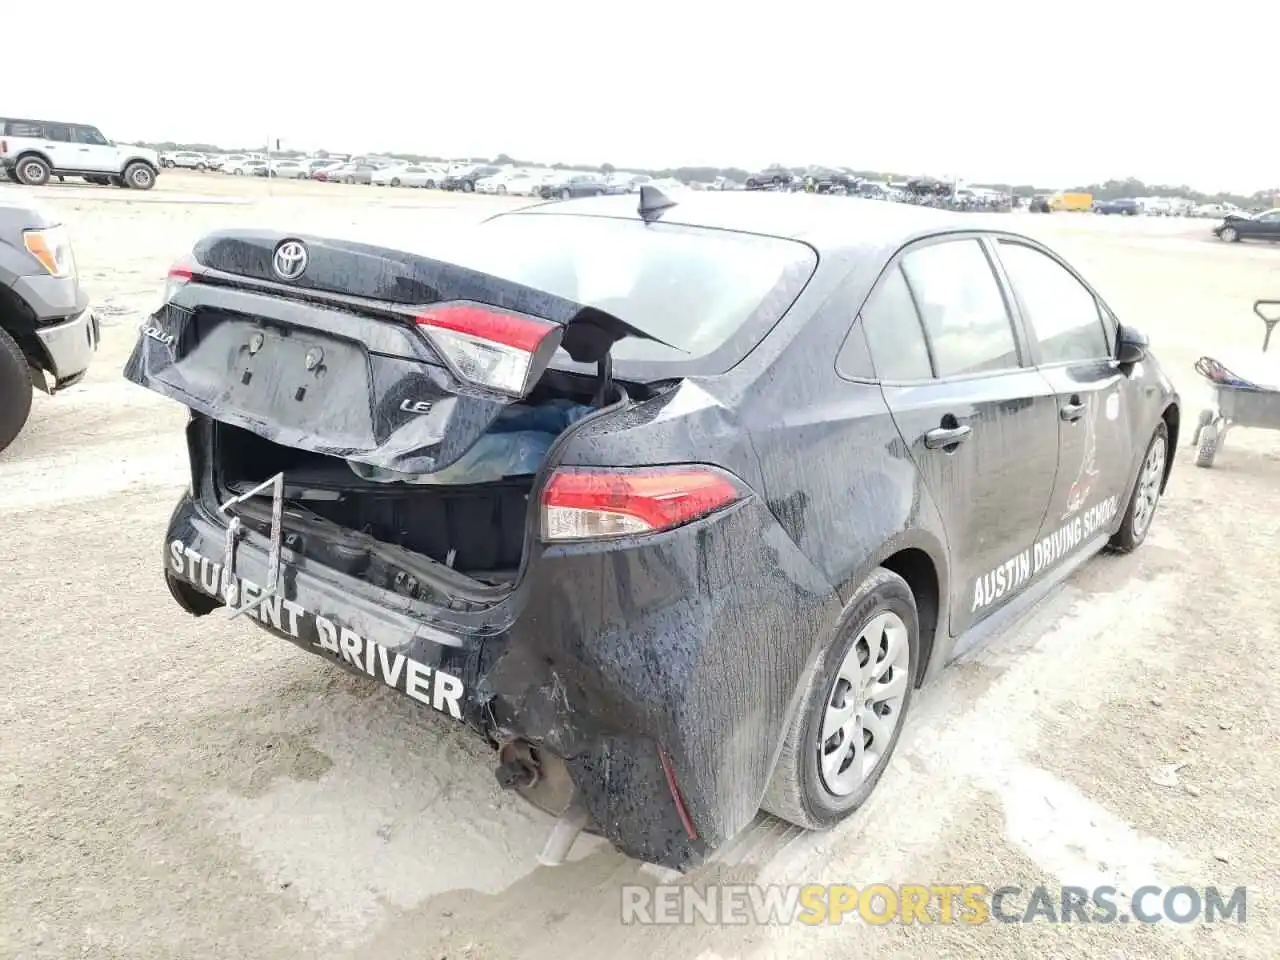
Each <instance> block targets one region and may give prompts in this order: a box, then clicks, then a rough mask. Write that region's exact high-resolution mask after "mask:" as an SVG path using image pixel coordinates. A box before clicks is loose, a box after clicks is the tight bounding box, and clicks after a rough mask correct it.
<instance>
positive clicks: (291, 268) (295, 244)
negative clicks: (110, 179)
mask: <svg viewBox="0 0 1280 960" xmlns="http://www.w3.org/2000/svg"><path fill="white" fill-rule="evenodd" d="M307 259H308V258H307V248H306V245H305V244H304V243H303V242H302V241H301V240H286V241H285V242H284V243H282V244H280V246H278V247H276V253H275V256H274V257H272V258H271V268H272V269H273V270H275V272H276V276H278V277H279V278H280V279H281V280H297V279H298V278H299V277H300V276H302V275H303V274H304V273H305V272H306V270H307Z"/></svg>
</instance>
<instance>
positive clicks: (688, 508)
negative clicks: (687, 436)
mask: <svg viewBox="0 0 1280 960" xmlns="http://www.w3.org/2000/svg"><path fill="white" fill-rule="evenodd" d="M745 494H746V491H745V489H744V488H743V487H742V486H741V485H739V484H738V482H737V481H736V480H734V479H733V477H731V476H730V475H729V474H727V473H725V472H724V471H722V470H718V469H716V468H715V467H708V466H702V465H699V464H687V465H682V466H671V467H640V468H598V467H561V468H560V469H558V470H556V472H555V473H553V474H552V475H551V478H550V479H549V480H548V481H547V484H546V486H545V487H544V488H543V491H542V539H543V540H546V541H548V542H557V541H564V540H598V539H601V538H607V537H626V536H637V535H640V534H646V533H657V532H658V531H661V530H669V529H671V528H672V527H678V526H680V525H681V524H685V523H689V522H690V521H691V520H697V519H698V518H699V517H705V516H706V515H707V514H709V513H713V512H714V511H716V510H721V509H723V508H724V507H727V506H729V505H730V504H731V503H735V502H736V501H738V500H741V499H742V498H743V496H745Z"/></svg>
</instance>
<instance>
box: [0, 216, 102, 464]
mask: <svg viewBox="0 0 1280 960" xmlns="http://www.w3.org/2000/svg"><path fill="white" fill-rule="evenodd" d="M98 340H99V329H98V320H97V317H95V316H94V314H93V311H92V310H91V309H90V308H89V298H88V296H87V295H86V294H85V292H84V289H83V288H82V287H81V286H80V280H79V275H78V273H77V271H76V260H75V255H74V254H73V252H72V250H71V241H70V239H69V237H68V236H67V231H66V228H65V227H63V226H62V225H61V224H60V223H59V221H58V220H57V219H56V218H54V217H53V216H52V215H51V214H49V213H47V212H45V211H42V210H39V209H37V208H34V207H31V206H29V205H26V204H22V203H14V202H11V201H7V200H0V450H4V449H5V447H7V446H9V444H11V443H13V441H14V439H15V438H16V437H17V436H18V434H19V433H20V432H21V431H22V428H23V427H24V426H25V425H26V422H27V418H28V417H29V416H30V415H31V398H32V389H33V388H35V389H39V390H42V391H44V392H45V393H48V394H55V393H58V392H60V391H61V390H63V389H65V388H67V387H69V386H72V385H73V384H76V383H79V382H80V381H81V380H82V379H83V378H84V375H85V373H86V371H87V370H88V368H89V363H90V361H92V360H93V356H94V353H95V352H96V351H97V349H98Z"/></svg>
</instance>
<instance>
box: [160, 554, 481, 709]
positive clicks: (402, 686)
mask: <svg viewBox="0 0 1280 960" xmlns="http://www.w3.org/2000/svg"><path fill="white" fill-rule="evenodd" d="M169 568H170V570H172V572H173V573H174V574H175V575H177V576H179V577H182V579H184V580H186V581H187V582H188V583H190V584H191V585H192V586H194V587H196V588H198V589H199V590H201V591H202V592H204V593H207V594H209V595H210V596H212V597H214V598H215V599H217V600H220V601H222V602H223V603H226V602H227V592H228V591H227V589H226V586H225V585H224V583H223V580H224V578H223V576H222V564H221V563H219V562H217V561H214V560H210V559H208V558H207V557H203V556H201V555H200V554H198V553H196V552H195V551H194V550H192V549H191V548H190V547H188V546H186V545H185V544H184V543H183V542H182V541H181V540H174V541H172V542H170V544H169ZM231 592H232V595H233V596H237V597H239V598H240V599H241V601H242V603H244V604H252V603H255V602H256V601H258V600H259V599H260V598H261V596H262V593H263V590H262V588H261V587H259V586H258V585H257V584H256V583H253V582H251V581H249V580H245V579H243V578H240V577H233V578H232V591H231ZM244 615H245V616H248V617H253V618H254V619H256V620H257V621H258V622H259V623H261V624H262V625H263V626H264V627H268V628H270V629H272V630H275V631H276V632H277V633H282V634H285V635H286V636H290V637H293V638H294V639H296V640H310V642H311V646H313V647H318V648H319V649H321V650H324V651H325V652H326V653H329V654H330V655H332V656H333V657H334V658H336V659H338V660H340V661H342V662H344V663H346V664H347V665H348V666H351V667H353V668H355V669H356V670H359V671H360V672H362V673H366V674H368V675H369V676H370V677H372V678H373V679H375V680H380V681H382V682H383V683H385V684H386V685H387V686H388V687H391V688H393V689H395V690H398V691H399V692H400V693H403V694H405V695H406V696H409V697H412V698H413V699H414V700H417V701H418V702H419V703H424V704H426V705H427V706H428V707H431V708H432V709H433V710H438V711H440V712H441V713H447V714H449V716H451V717H453V718H454V719H455V720H461V719H462V697H463V694H464V692H465V691H464V688H463V684H462V681H461V680H460V679H458V678H457V677H455V676H454V675H453V674H451V673H446V672H445V671H443V670H441V669H439V668H438V667H429V666H427V665H426V664H425V663H419V662H418V661H416V660H410V659H409V658H408V657H406V656H405V655H404V654H401V653H393V652H392V651H391V650H389V649H388V648H386V647H384V646H381V645H380V644H377V643H374V642H373V641H372V640H368V639H366V638H365V637H363V636H361V635H360V634H358V633H356V632H355V631H354V630H351V629H349V628H347V627H344V626H342V625H341V624H338V623H335V622H334V621H332V620H330V619H328V618H327V617H322V616H320V615H319V614H317V613H312V612H311V611H309V610H305V609H303V607H302V606H301V605H299V604H297V603H294V602H293V601H292V600H286V599H284V598H283V597H280V596H275V597H271V598H270V599H268V600H265V601H262V602H261V603H259V604H258V605H257V606H256V607H254V608H253V609H252V610H249V611H247V612H246V613H245V614H244Z"/></svg>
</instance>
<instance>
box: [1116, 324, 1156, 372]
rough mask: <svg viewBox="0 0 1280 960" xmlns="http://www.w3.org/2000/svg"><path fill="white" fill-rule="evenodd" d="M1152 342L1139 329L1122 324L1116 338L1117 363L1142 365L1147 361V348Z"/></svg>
mask: <svg viewBox="0 0 1280 960" xmlns="http://www.w3.org/2000/svg"><path fill="white" fill-rule="evenodd" d="M1150 345H1151V341H1150V340H1148V339H1147V335H1146V334H1145V333H1143V332H1142V331H1141V330H1139V329H1138V328H1137V327H1130V326H1126V325H1125V324H1123V323H1122V324H1120V329H1119V332H1118V335H1117V336H1116V362H1117V363H1120V364H1134V363H1141V362H1142V361H1143V360H1145V359H1147V347H1149V346H1150Z"/></svg>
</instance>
